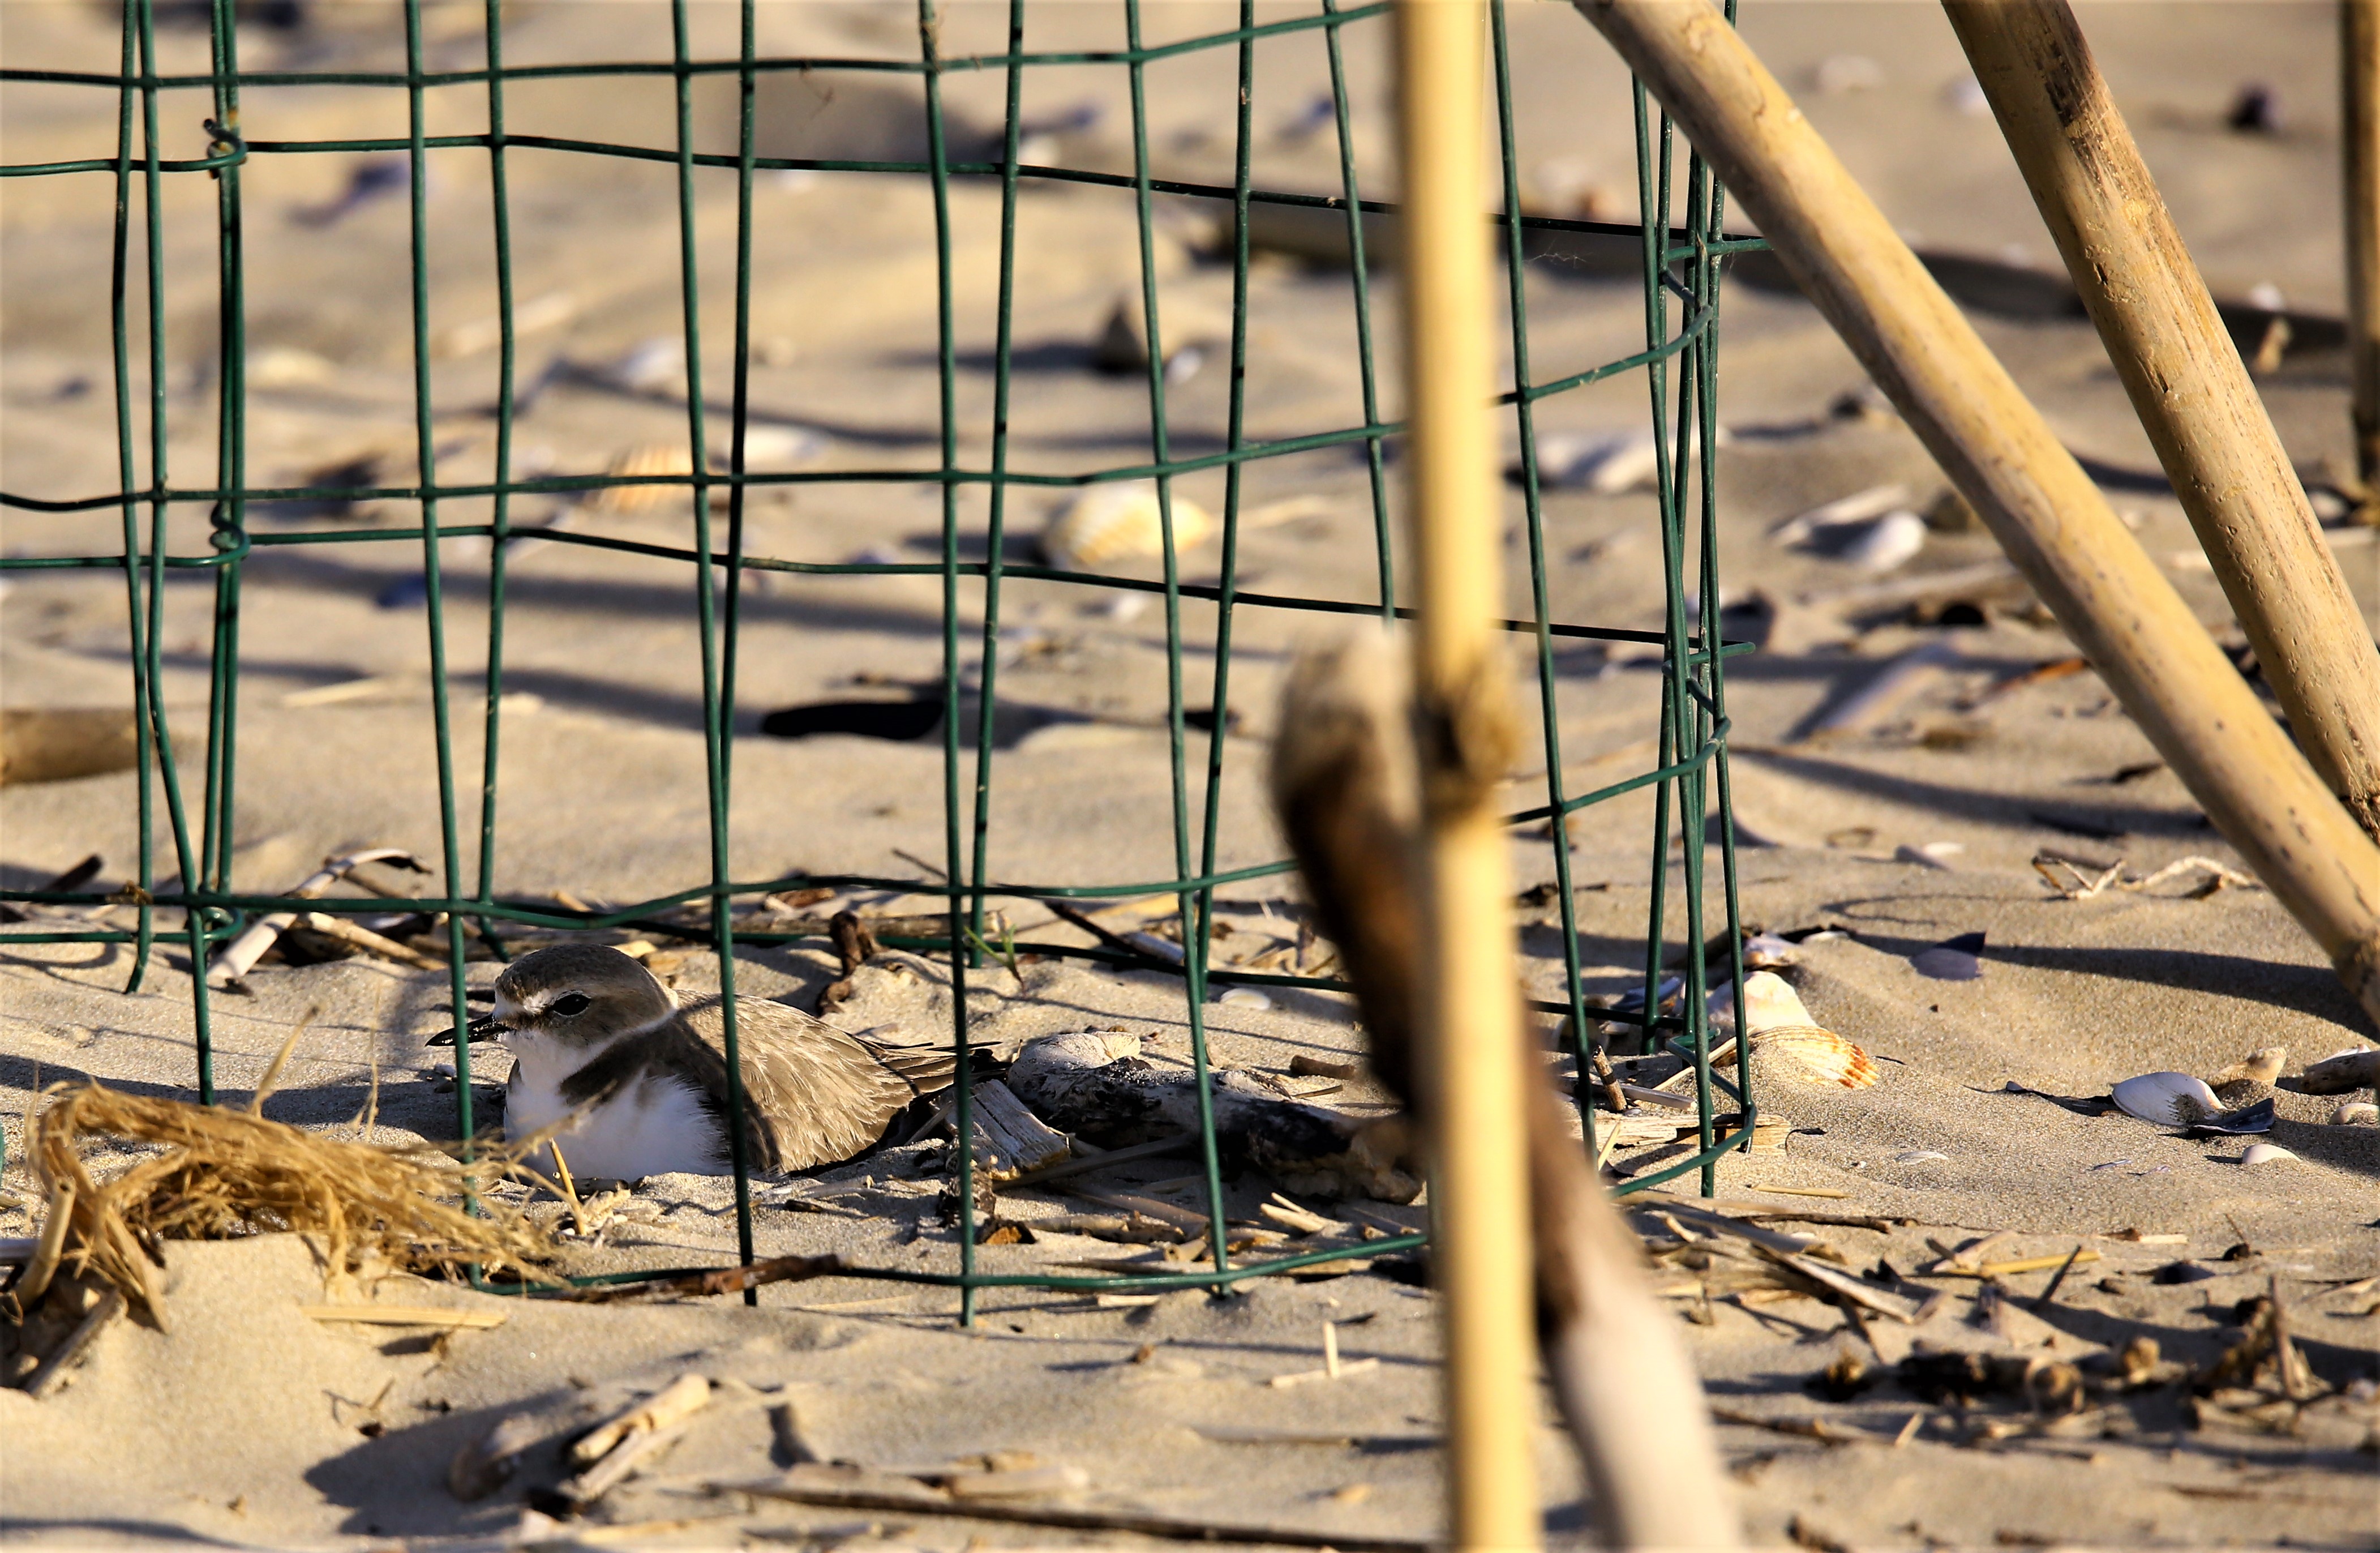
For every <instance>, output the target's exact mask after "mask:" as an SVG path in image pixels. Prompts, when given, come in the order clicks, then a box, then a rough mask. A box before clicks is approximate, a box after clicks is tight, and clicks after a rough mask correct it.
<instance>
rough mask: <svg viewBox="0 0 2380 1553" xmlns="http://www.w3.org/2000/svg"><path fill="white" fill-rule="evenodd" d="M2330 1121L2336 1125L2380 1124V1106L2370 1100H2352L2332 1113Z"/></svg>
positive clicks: (2362, 1125)
mask: <svg viewBox="0 0 2380 1553" xmlns="http://www.w3.org/2000/svg"><path fill="white" fill-rule="evenodd" d="M2330 1122H2331V1125H2332V1126H2334V1127H2374V1126H2380V1106H2375V1105H2374V1104H2373V1103H2372V1102H2371V1101H2369V1100H2350V1101H2349V1102H2348V1103H2347V1104H2346V1105H2344V1106H2341V1107H2338V1109H2337V1110H2335V1111H2333V1112H2331V1113H2330Z"/></svg>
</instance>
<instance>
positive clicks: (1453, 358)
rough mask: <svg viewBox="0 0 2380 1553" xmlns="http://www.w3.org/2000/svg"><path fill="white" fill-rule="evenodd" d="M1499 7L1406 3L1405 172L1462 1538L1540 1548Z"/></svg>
mask: <svg viewBox="0 0 2380 1553" xmlns="http://www.w3.org/2000/svg"><path fill="white" fill-rule="evenodd" d="M1486 23H1487V9H1486V6H1484V5H1483V4H1481V3H1480V0H1430V3H1429V4H1426V5H1410V4H1409V5H1403V6H1398V7H1397V9H1396V59H1397V136H1398V141H1397V153H1398V164H1399V165H1400V167H1401V168H1402V170H1403V179H1404V199H1405V210H1404V215H1403V233H1404V240H1403V268H1404V276H1403V301H1404V324H1405V331H1404V343H1405V403H1406V405H1407V407H1408V411H1409V413H1410V414H1411V416H1412V418H1413V419H1412V424H1413V439H1412V452H1413V457H1412V462H1411V465H1410V468H1411V470H1412V474H1411V477H1410V478H1411V481H1412V484H1411V490H1410V499H1409V503H1408V505H1409V508H1410V513H1411V517H1410V522H1411V524H1412V533H1413V544H1414V560H1415V565H1414V568H1413V577H1414V602H1415V614H1416V615H1417V617H1418V618H1419V624H1418V627H1417V629H1416V630H1415V634H1414V666H1415V674H1414V681H1415V684H1414V691H1415V706H1416V709H1417V712H1418V715H1419V718H1420V720H1421V723H1422V725H1423V728H1425V729H1426V731H1425V732H1424V734H1423V736H1422V739H1421V746H1420V754H1421V768H1420V769H1421V791H1422V832H1421V834H1422V846H1421V853H1420V862H1421V868H1420V872H1419V874H1418V882H1419V883H1420V886H1421V891H1420V897H1421V899H1420V908H1421V911H1422V913H1423V917H1424V920H1425V923H1426V927H1425V932H1424V934H1423V937H1422V943H1421V950H1422V965H1421V971H1422V974H1421V979H1420V981H1419V983H1418V984H1417V986H1416V987H1415V991H1416V992H1417V993H1418V995H1419V996H1418V999H1417V1001H1416V1003H1415V1015H1416V1023H1417V1025H1418V1027H1419V1034H1420V1035H1421V1041H1420V1043H1419V1045H1418V1046H1417V1048H1416V1053H1415V1055H1416V1057H1417V1058H1418V1060H1419V1062H1420V1064H1421V1065H1422V1066H1423V1067H1425V1068H1426V1069H1427V1079H1426V1083H1427V1091H1428V1094H1430V1097H1431V1107H1432V1113H1433V1116H1434V1119H1435V1121H1434V1125H1435V1128H1436V1132H1435V1137H1434V1143H1433V1147H1432V1149H1431V1154H1432V1163H1433V1166H1434V1170H1435V1176H1436V1180H1435V1182H1434V1184H1433V1186H1432V1189H1431V1190H1432V1191H1433V1192H1434V1193H1435V1194H1436V1202H1437V1204H1438V1213H1437V1218H1438V1238H1437V1241H1436V1246H1435V1253H1436V1266H1437V1278H1438V1285H1439V1291H1440V1292H1441V1294H1442V1295H1443V1296H1444V1299H1445V1304H1446V1309H1445V1331H1446V1365H1445V1372H1444V1376H1445V1391H1446V1434H1447V1457H1448V1460H1447V1474H1446V1483H1447V1492H1448V1522H1447V1530H1448V1534H1449V1536H1450V1538H1451V1541H1452V1542H1453V1543H1454V1545H1455V1546H1456V1547H1464V1548H1488V1547H1493V1548H1528V1547H1536V1546H1537V1544H1538V1541H1539V1539H1540V1536H1541V1535H1542V1533H1541V1527H1542V1517H1541V1515H1540V1513H1539V1510H1538V1507H1537V1484H1536V1461H1535V1460H1534V1458H1533V1456H1532V1454H1531V1451H1530V1449H1529V1437H1530V1435H1531V1433H1532V1420H1533V1419H1534V1418H1535V1416H1536V1407H1535V1399H1536V1376H1535V1374H1534V1366H1533V1364H1532V1363H1531V1354H1530V1350H1531V1348H1532V1347H1533V1346H1534V1344H1533V1341H1532V1336H1531V1332H1530V1321H1529V1295H1528V1289H1529V1282H1528V1279H1529V1241H1528V1232H1529V1229H1528V1223H1529V1221H1528V1192H1529V1172H1528V1165H1527V1159H1526V1156H1525V1152H1524V1148H1523V1146H1522V1139H1523V1131H1524V1130H1523V1128H1522V1127H1521V1126H1520V1125H1519V1123H1520V1120H1521V1118H1522V1115H1523V1113H1524V1105H1525V1103H1526V1102H1525V1096H1526V1095H1527V1094H1528V1091H1527V1090H1526V1089H1525V1088H1524V1083H1525V1082H1526V1079H1525V1070H1524V1063H1526V1062H1530V1061H1533V1060H1534V1059H1533V1058H1530V1057H1529V1055H1528V1054H1527V1053H1525V1052H1524V1051H1523V1049H1522V1046H1521V1042H1520V1039H1519V1033H1520V1029H1521V1002H1520V993H1519V989H1518V987H1517V985H1516V984H1515V978H1514V976H1513V969H1512V968H1513V956H1514V954H1515V952H1516V949H1515V944H1514V940H1513V935H1512V911H1511V906H1510V902H1511V900H1512V880H1511V877H1510V866H1509V863H1508V861H1507V859H1506V857H1505V840H1504V827H1503V823H1502V821H1501V819H1500V815H1499V812H1498V810H1497V808H1496V806H1495V803H1494V799H1495V791H1496V784H1497V782H1498V781H1499V779H1500V778H1501V777H1502V776H1503V775H1504V773H1505V772H1507V771H1509V770H1510V769H1512V764H1513V762H1512V757H1513V755H1514V753H1515V752H1516V751H1517V749H1518V745H1519V738H1518V733H1517V730H1516V728H1515V727H1514V725H1513V718H1512V704H1511V693H1512V692H1511V688H1510V686H1509V684H1508V683H1507V677H1506V673H1505V668H1504V665H1503V662H1502V660H1501V658H1500V656H1499V655H1498V653H1499V648H1500V641H1501V639H1500V637H1499V636H1498V635H1497V634H1496V631H1495V622H1496V621H1497V620H1498V619H1499V618H1500V616H1501V614H1502V602H1503V588H1502V579H1501V577H1500V575H1499V573H1500V568H1501V563H1502V558H1503V557H1502V551H1503V539H1502V532H1503V520H1502V517H1501V513H1500V508H1501V496H1500V492H1499V488H1498V487H1499V481H1498V474H1497V468H1496V446H1495V442H1494V433H1493V428H1492V425H1491V422H1490V421H1489V418H1488V401H1489V400H1490V398H1491V397H1493V395H1494V387H1493V385H1492V383H1491V381H1490V374H1491V372H1492V364H1491V361H1490V357H1489V351H1488V326H1489V324H1490V321H1491V320H1492V319H1493V317H1494V316H1495V314H1494V310H1493V306H1492V304H1491V302H1490V300H1489V294H1488V243H1487V234H1486V233H1485V232H1484V231H1482V230H1481V228H1480V224H1479V213H1480V211H1481V210H1482V209H1484V208H1485V202H1484V199H1483V196H1484V194H1485V192H1486V190H1484V189H1483V188H1482V187H1481V168H1482V166H1483V165H1484V159H1483V157H1482V155H1481V151H1482V146H1481V143H1480V142H1481V133H1482V125H1483V122H1484V120H1483V104H1482V101H1481V84H1480V83H1481V80H1482V79H1483V76H1484V74H1485V71H1484V65H1485V48H1486V32H1487V26H1486Z"/></svg>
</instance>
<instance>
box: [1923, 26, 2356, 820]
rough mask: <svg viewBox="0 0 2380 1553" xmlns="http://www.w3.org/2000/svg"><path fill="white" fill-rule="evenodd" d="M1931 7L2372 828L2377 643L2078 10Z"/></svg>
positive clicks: (2333, 770) (2265, 654)
mask: <svg viewBox="0 0 2380 1553" xmlns="http://www.w3.org/2000/svg"><path fill="white" fill-rule="evenodd" d="M1942 8H1943V9H1944V10H1945V11H1946V12H1948V13H1949V18H1950V26H1951V28H1952V30H1953V31H1956V32H1957V33H1958V34H1959V42H1960V43H1961V45H1962V46H1964V48H1965V49H1966V51H1967V58H1968V60H1969V62H1970V63H1972V64H1973V66H1974V68H1975V79H1976V80H1977V81H1978V82H1980V83H1981V84H1982V86H1983V89H1984V95H1985V97H1986V98H1988V99H1989V100H1990V102H1991V104H1992V112H1993V113H1994V114H1996V115H1997V116H1998V118H1999V122H2000V131H2001V133H2002V134H2004V135H2006V136H2007V137H2008V143H2009V149H2010V151H2012V152H2014V153H2016V161H2017V165H2018V166H2019V167H2021V168H2022V169H2023V172H2024V180H2025V182H2026V183H2027V184H2028V185H2030V186H2031V188H2032V190H2033V198H2034V203H2035V204H2037V205H2039V206H2040V207H2041V217H2042V220H2043V221H2044V222H2046V223H2047V225H2048V226H2049V232H2050V236H2051V237H2052V238H2055V239H2056V240H2057V243H2058V252H2059V253H2060V254H2061V255H2063V256H2064V258H2065V260H2066V268H2067V270H2068V271H2069V272H2070V274H2071V275H2073V277H2074V285H2075V287H2076V289H2078V290H2079V291H2081V292H2082V294H2083V305H2084V306H2085V307H2087V308H2088V309H2089V310H2090V312H2091V321H2092V322H2093V323H2094V324H2097V325H2098V327H2099V337H2100V338H2101V339H2102V340H2103V341H2104V342H2105V343H2106V345H2107V356H2108V358H2109V360H2111V361H2114V362H2115V364H2116V373H2117V375H2119V377H2121V378H2122V379H2123V380H2124V388H2125V390H2126V391H2127V392H2128V393H2130V394H2131V397H2132V408H2133V410H2135V411H2136V412H2138V414H2139V415H2140V418H2141V424H2142V426H2143V428H2145V429H2146V430H2147V432H2148V434H2149V441H2150V442H2151V443H2152V444H2153V445H2154V446H2155V448H2156V453H2157V461H2158V462H2160V463H2162V464H2163V465H2164V466H2165V471H2166V474H2167V476H2168V478H2170V479H2171V480H2172V481H2173V488H2174V492H2175V494H2176V495H2179V496H2180V498H2181V506H2182V510H2183V511H2185V512H2187V513H2188V514H2190V521H2191V525H2192V527H2193V528H2195V529H2196V530H2197V531H2198V539H2199V543H2200V544H2201V545H2202V546H2204V549H2205V551H2206V558H2207V559H2208V560H2209V561H2211V562H2212V563H2214V567H2215V575H2216V579H2217V580H2218V581H2221V582H2222V584H2223V592H2224V593H2225V595H2226V596H2228V598H2229V599H2230V601H2231V610H2232V613H2233V614H2235V615H2236V616H2238V617H2239V619H2240V628H2241V629H2242V630H2245V631H2246V632H2247V635H2248V643H2249V645H2250V646H2251V647H2253V648H2254V649H2255V652H2256V661H2257V663H2258V664H2260V665H2262V666H2263V667H2264V671H2265V682H2266V683H2268V684H2270V685H2271V686H2272V687H2273V691H2274V693H2275V694H2276V695H2277V696H2278V697H2279V699H2280V703H2281V710H2282V711H2283V712H2285V713H2287V714H2288V715H2289V727H2291V728H2294V729H2296V730H2297V736H2298V742H2299V744H2300V745H2301V747H2302V748H2303V749H2304V751H2305V752H2306V758H2307V759H2308V760H2310V761H2312V762H2313V768H2314V770H2315V771H2316V772H2317V773H2319V774H2320V775H2321V776H2322V779H2323V780H2324V781H2325V783H2327V784H2329V787H2330V790H2331V791H2333V792H2335V793H2337V794H2338V796H2339V798H2340V800H2341V801H2344V802H2345V803H2346V805H2347V812H2348V813H2350V814H2351V815H2353V816H2354V817H2355V821H2356V823H2357V824H2358V825H2362V827H2363V829H2364V831H2365V833H2366V834H2368V835H2371V836H2374V837H2380V650H2375V649H2374V646H2373V644H2372V631H2371V628H2370V627H2368V626H2366V625H2365V624H2364V623H2363V615H2362V611H2361V610H2360V609H2358V608H2357V607H2356V604H2355V595H2354V594H2352V593H2349V592H2348V590H2347V579H2346V578H2345V577H2344V576H2342V575H2341V574H2340V572H2339V569H2338V557H2337V556H2334V555H2332V554H2331V549H2330V545H2329V544H2328V543H2327V542H2326V541H2325V540H2324V538H2323V536H2322V525H2321V523H2320V522H2319V521H2317V520H2316V519H2315V518H2314V515H2313V506H2312V504H2310V503H2309V502H2308V501H2307V500H2306V495H2305V490H2304V488H2303V487H2302V486H2301V485H2300V484H2299V483H2298V477H2297V471H2295V470H2293V469H2292V468H2291V467H2290V465H2289V453H2288V451H2287V450H2286V449H2284V448H2283V447H2282V446H2281V438H2280V434H2279V433H2277V432H2276V431H2274V430H2273V422H2272V417H2271V416H2269V415H2267V414H2266V413H2265V404H2264V400H2263V399H2262V398H2261V397H2258V395H2257V393H2256V389H2255V385H2253V384H2252V383H2251V382H2249V380H2248V369H2247V367H2246V365H2245V364H2243V363H2242V362H2241V361H2240V351H2239V348H2238V347H2237V346H2235V345H2233V344H2232V341H2231V335H2230V331H2229V330H2228V329H2226V328H2225V327H2224V326H2223V319H2222V317H2221V315H2220V314H2218V313H2217V312H2216V311H2215V299H2214V298H2213V297H2211V296H2209V295H2208V294H2207V290H2206V282H2205V281H2204V279H2203V278H2201V276H2200V275H2199V273H2198V267H2197V266H2196V265H2195V264H2193V263H2191V259H2190V251H2189V250H2188V249H2186V248H2184V247H2183V246H2182V241H2181V234H2180V232H2179V231H2177V230H2175V228H2174V225H2173V217H2172V215H2171V214H2168V212H2167V210H2166V207H2165V201H2164V200H2163V199H2162V198H2160V197H2159V196H2158V193H2157V187H2156V180H2155V179H2154V178H2152V177H2150V176H2149V169H2148V165H2147V164H2146V163H2144V162H2143V161H2142V160H2141V153H2140V148H2139V147H2138V146H2137V145H2135V144H2134V143H2133V142H2132V135H2131V129H2130V128H2127V127H2126V125H2125V123H2124V119H2123V116H2122V115H2121V114H2119V112H2117V111H2116V104H2115V101H2114V99H2113V98H2112V97H2111V96H2110V95H2109V94H2108V92H2107V81H2106V80H2105V79H2103V78H2102V77H2101V76H2100V74H2099V67H2098V65H2097V63H2096V62H2095V60H2093V58H2092V57H2091V46H2090V44H2089V43H2087V42H2086V41H2085V40H2084V39H2083V29H2082V27H2081V25H2080V24H2079V23H2078V22H2077V21H2076V20H2075V19H2074V13H2073V11H2072V10H2071V9H2070V7H2069V6H2068V5H2067V3H2066V0H1943V6H1942ZM2357 392H2358V394H2359V396H2360V395H2361V394H2362V380H2361V378H2359V379H2358V386H2357ZM2357 413H2358V414H2359V415H2361V414H2362V399H2361V398H2360V397H2359V398H2358V400H2357Z"/></svg>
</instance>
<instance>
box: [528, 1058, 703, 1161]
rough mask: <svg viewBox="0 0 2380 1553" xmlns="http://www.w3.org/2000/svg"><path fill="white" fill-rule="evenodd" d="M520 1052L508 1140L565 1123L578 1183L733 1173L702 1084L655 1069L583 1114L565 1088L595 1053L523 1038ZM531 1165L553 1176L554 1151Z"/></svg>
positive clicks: (563, 1135) (567, 1154)
mask: <svg viewBox="0 0 2380 1553" xmlns="http://www.w3.org/2000/svg"><path fill="white" fill-rule="evenodd" d="M513 1045H514V1056H515V1058H516V1061H515V1062H514V1065H513V1076H512V1079H511V1080H510V1082H507V1083H506V1084H505V1086H504V1136H505V1137H506V1138H509V1139H516V1140H517V1139H521V1138H526V1137H528V1136H530V1135H531V1134H533V1133H536V1132H538V1131H542V1130H543V1129H545V1128H548V1127H552V1126H553V1125H554V1124H556V1123H557V1122H559V1123H562V1124H563V1126H562V1130H561V1131H559V1132H557V1133H556V1134H555V1136H556V1137H558V1138H559V1139H561V1140H562V1151H563V1157H564V1158H565V1159H567V1160H568V1161H569V1162H570V1171H571V1174H573V1175H576V1176H612V1177H616V1178H618V1179H619V1180H637V1179H638V1178H639V1177H643V1176H659V1175H667V1174H671V1173H673V1172H685V1173H686V1174H691V1175H703V1176H716V1175H723V1174H725V1173H726V1171H727V1169H728V1164H727V1149H726V1140H725V1139H724V1138H723V1137H722V1136H721V1133H720V1130H719V1124H718V1122H717V1121H716V1120H714V1119H712V1117H711V1115H710V1112H709V1111H707V1110H705V1109H704V1108H703V1106H702V1101H701V1097H700V1094H699V1093H698V1091H697V1090H696V1088H695V1087H694V1085H692V1084H690V1083H688V1082H686V1081H684V1080H682V1079H679V1078H676V1077H674V1075H672V1074H670V1073H668V1072H666V1071H663V1070H656V1069H651V1068H648V1069H646V1070H644V1071H643V1072H641V1073H638V1074H637V1076H636V1077H635V1078H633V1079H631V1080H629V1081H628V1082H626V1083H625V1084H622V1085H621V1086H620V1087H619V1088H618V1089H617V1090H616V1091H614V1092H613V1094H611V1095H609V1096H607V1097H606V1098H604V1099H603V1100H601V1101H600V1102H598V1103H597V1104H595V1105H592V1106H589V1107H586V1108H585V1109H583V1110H580V1109H579V1108H578V1107H574V1106H572V1105H571V1103H570V1102H569V1101H568V1100H566V1099H565V1098H564V1096H563V1094H562V1084H563V1082H564V1081H565V1079H567V1078H568V1077H569V1076H570V1075H571V1074H572V1073H574V1072H576V1071H577V1070H578V1068H579V1067H580V1066H582V1065H583V1064H584V1062H585V1061H586V1060H589V1059H590V1058H591V1057H592V1055H594V1054H589V1053H584V1052H571V1053H568V1054H567V1055H566V1056H565V1054H564V1053H563V1052H562V1051H559V1050H557V1049H556V1048H555V1047H554V1046H553V1045H552V1044H550V1043H548V1042H544V1041H539V1040H527V1041H523V1040H519V1039H518V1038H517V1037H516V1038H515V1041H514V1043H513ZM574 1111H575V1112H577V1115H576V1116H575V1117H574V1115H573V1113H574ZM528 1163H529V1165H530V1167H531V1168H534V1169H538V1170H542V1171H546V1172H549V1173H551V1172H552V1170H553V1150H552V1149H550V1148H541V1149H539V1150H538V1151H537V1152H536V1153H534V1154H532V1155H531V1156H529V1159H528Z"/></svg>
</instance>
